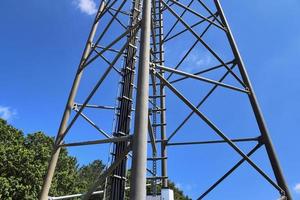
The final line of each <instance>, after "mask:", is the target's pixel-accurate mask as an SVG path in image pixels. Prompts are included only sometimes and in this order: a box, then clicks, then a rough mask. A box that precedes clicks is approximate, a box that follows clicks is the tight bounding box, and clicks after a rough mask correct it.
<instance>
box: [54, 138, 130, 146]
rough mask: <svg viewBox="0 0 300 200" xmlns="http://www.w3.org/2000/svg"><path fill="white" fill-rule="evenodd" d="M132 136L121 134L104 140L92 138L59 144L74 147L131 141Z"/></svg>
mask: <svg viewBox="0 0 300 200" xmlns="http://www.w3.org/2000/svg"><path fill="white" fill-rule="evenodd" d="M131 139H132V136H131V135H129V136H123V137H113V138H108V139H104V140H93V141H84V142H74V143H67V144H61V145H59V146H60V147H74V146H84V145H95V144H106V143H112V142H113V143H115V142H124V141H131Z"/></svg>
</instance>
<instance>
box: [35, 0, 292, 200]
mask: <svg viewBox="0 0 300 200" xmlns="http://www.w3.org/2000/svg"><path fill="white" fill-rule="evenodd" d="M200 7H201V9H202V10H201V9H200V10H199V9H198V8H200ZM128 8H130V9H128ZM203 11H205V13H206V14H208V15H207V16H205V14H203ZM186 16H189V17H186ZM105 17H106V18H105ZM168 17H172V18H173V19H175V20H174V21H172V20H170V21H168V20H164V18H168ZM124 19H125V20H126V19H127V23H128V24H126V21H125V22H124ZM102 21H104V24H105V25H102V24H101V28H99V27H98V25H99V23H100V22H102ZM171 21H172V22H171ZM166 22H167V23H172V25H170V24H169V25H168V28H166V26H164V23H166ZM113 24H117V25H118V27H119V29H118V31H120V30H122V32H121V33H118V35H117V36H115V37H114V39H113V40H111V41H110V42H109V43H108V44H106V42H105V41H104V38H105V37H104V36H106V35H107V34H109V31H111V29H115V27H113ZM199 27H202V29H201V28H199ZM211 29H216V30H218V31H220V32H221V33H222V34H223V36H224V38H223V40H226V41H227V42H228V43H229V46H228V47H229V48H228V49H229V50H230V51H231V53H232V58H231V59H229V60H228V59H227V60H225V59H224V58H222V56H221V55H220V54H219V53H217V51H216V50H214V48H213V47H212V46H211V45H209V43H208V42H207V41H205V39H204V36H206V35H207V34H209V31H210V30H211ZM99 30H100V31H99ZM140 30H141V31H140ZM118 31H117V32H118ZM139 32H140V34H138V33H139ZM165 32H166V33H165ZM186 34H189V35H190V36H189V38H190V39H191V40H192V39H194V40H193V43H192V45H191V46H190V47H189V48H188V49H187V50H186V51H185V52H184V53H183V54H182V55H181V58H180V59H179V61H178V62H177V64H175V65H174V66H166V61H167V60H168V59H170V58H168V57H167V56H166V55H165V49H164V48H165V45H166V44H168V43H170V42H172V41H176V40H180V39H181V37H182V36H183V35H186ZM139 35H140V37H139ZM104 44H106V45H104ZM197 45H201V46H202V47H204V48H205V49H206V50H207V51H208V52H209V54H210V56H212V57H213V58H214V59H215V60H216V61H217V64H216V65H214V66H207V67H205V69H201V70H200V71H197V72H193V73H191V72H189V71H187V70H184V67H183V64H184V63H185V62H186V61H187V59H188V58H189V57H190V56H191V52H192V51H193V50H194V49H195V48H196V47H197ZM105 53H111V54H112V55H113V56H109V58H107V57H106V56H105ZM111 54H110V55H111ZM121 59H123V66H122V67H121V68H119V67H118V62H119V60H121ZM96 60H102V62H104V63H105V64H106V65H107V68H106V69H105V70H104V71H103V74H102V76H101V77H100V78H99V79H98V81H97V82H96V83H95V85H94V87H93V89H92V90H91V92H90V93H89V94H88V95H87V96H86V98H85V100H84V101H83V102H82V103H76V102H75V97H76V93H77V90H78V87H79V85H80V79H81V76H82V73H83V72H84V70H86V68H88V66H89V65H91V64H92V63H94V62H95V61H96ZM137 61H138V63H139V64H138V70H136V63H137ZM182 68H183V70H180V69H182ZM219 69H224V70H225V73H223V75H222V76H220V77H219V78H218V79H216V78H207V77H205V74H207V73H211V72H215V71H217V70H219ZM113 72H115V73H116V74H118V75H119V76H120V87H119V97H118V99H117V102H118V103H117V105H116V106H103V105H92V104H90V101H91V99H92V98H93V96H94V95H95V93H96V92H97V91H98V90H99V88H100V87H101V85H102V83H103V82H104V81H105V79H106V78H107V76H108V75H109V74H110V73H113ZM136 72H137V83H136V84H137V85H136V86H135V76H136V75H135V74H136ZM174 76H175V78H174ZM228 77H231V78H232V79H233V80H234V81H235V82H236V84H229V83H225V82H224V80H225V79H226V78H228ZM172 78H173V79H172ZM186 80H198V81H201V82H203V83H207V84H208V85H211V87H210V89H209V90H208V92H207V93H206V94H205V95H204V97H203V98H202V99H201V100H200V101H199V102H198V103H196V104H194V103H192V101H190V100H189V99H188V98H187V97H186V96H185V95H184V94H183V93H182V92H181V91H180V90H179V89H177V88H176V87H175V84H180V83H182V82H184V81H186ZM218 88H224V89H225V90H231V91H234V92H238V93H240V94H241V95H246V96H248V98H249V102H250V105H251V107H252V110H253V113H254V116H255V119H256V123H257V125H258V128H259V131H260V134H259V135H258V136H254V137H250V138H249V137H248V138H235V139H233V138H230V137H228V136H227V135H226V134H225V133H224V132H223V131H222V130H221V129H220V128H219V127H218V126H217V125H216V124H215V123H214V122H213V121H212V120H210V119H209V118H208V117H207V116H206V115H205V114H204V113H203V112H202V111H200V108H201V107H202V106H203V104H204V103H205V102H206V101H207V100H208V98H209V97H210V96H212V94H214V93H215V91H216V90H217V89H218ZM135 90H136V98H133V95H134V91H135ZM166 90H168V91H171V92H172V93H173V95H175V96H176V97H178V99H180V101H181V102H183V103H184V104H185V105H186V106H187V107H188V108H189V109H190V110H191V111H190V112H189V113H187V115H186V117H185V118H184V119H183V120H182V121H181V123H179V125H178V126H177V128H175V130H174V131H173V132H167V129H166V127H167V119H166V116H167V107H168V106H167V105H166V98H167V93H166ZM134 103H135V106H134V105H133V104H134ZM86 108H90V109H95V110H103V109H104V110H112V111H115V115H116V122H115V127H114V131H112V133H108V132H107V131H104V130H103V129H102V128H101V126H100V125H98V124H97V123H95V122H94V121H93V120H91V119H90V117H88V115H86V114H85V113H84V112H83V111H84V110H85V109H86ZM72 110H73V111H74V112H75V114H74V116H73V117H72V118H70V115H71V112H72ZM133 114H134V115H133ZM193 115H196V116H198V117H199V118H200V119H201V120H202V121H203V122H204V123H205V124H206V125H208V127H210V128H211V130H213V132H215V134H217V135H218V136H219V137H220V138H221V140H208V141H186V142H182V141H181V142H174V141H173V140H172V139H173V138H174V136H175V135H176V134H177V133H179V131H180V130H181V129H182V128H183V127H184V126H185V124H186V123H187V122H188V121H189V120H190V119H191V117H192V116H193ZM133 116H134V134H130V133H131V128H130V126H131V123H132V121H133V120H132V119H131V118H133ZM79 117H82V119H84V120H85V121H86V122H87V123H88V124H90V125H91V126H92V127H94V128H95V129H96V130H97V131H98V132H99V133H100V134H101V135H102V136H103V137H104V139H98V140H93V141H84V142H73V143H64V138H65V136H66V135H67V134H68V132H69V131H70V129H71V127H72V126H73V125H74V124H75V123H76V121H77V119H78V118H79ZM167 133H168V134H167ZM241 142H243V143H245V142H256V145H255V146H254V147H253V148H252V150H250V151H249V152H247V153H245V152H244V151H243V150H241V148H239V146H238V145H237V143H241ZM106 143H112V144H113V146H114V149H113V152H112V154H113V155H112V163H111V165H110V166H108V167H107V169H106V170H105V171H104V172H103V173H102V174H100V175H99V177H98V178H97V179H96V182H95V183H94V184H93V185H92V186H91V188H90V189H89V190H88V191H87V193H85V194H83V195H81V196H82V199H89V197H90V196H91V195H92V194H93V192H95V191H96V190H97V188H98V187H99V186H100V185H102V184H103V183H106V185H108V187H107V188H106V189H107V190H106V191H104V193H105V195H104V196H105V197H104V198H105V199H114V200H117V199H125V187H126V172H127V170H128V169H127V157H128V156H130V157H131V158H132V169H131V189H130V191H131V192H130V194H131V195H130V199H133V200H141V199H145V196H146V179H148V180H149V181H150V182H151V184H152V187H151V188H152V189H151V192H152V194H153V195H156V194H158V193H159V191H157V185H158V184H162V187H168V173H167V158H168V157H167V147H172V146H179V145H180V146H182V145H201V144H220V143H226V144H228V145H229V146H230V147H231V148H232V149H233V150H234V151H235V152H236V153H237V154H238V155H240V157H241V159H240V160H239V161H238V162H237V163H236V164H235V165H234V166H233V167H232V168H231V169H229V170H228V171H227V172H226V173H225V174H224V175H223V176H222V177H220V178H219V179H218V180H217V181H216V182H215V183H214V184H213V185H211V186H210V187H209V188H208V189H207V190H206V191H204V192H203V193H202V194H201V195H200V197H199V198H198V199H203V198H204V197H206V195H207V194H209V193H210V192H211V191H213V189H214V188H215V187H216V186H218V185H219V184H220V183H221V182H222V181H223V180H225V179H226V178H227V177H228V176H229V175H230V174H232V173H233V172H234V171H235V170H236V169H237V168H238V167H239V166H240V165H242V164H243V163H245V162H246V163H248V164H249V165H250V166H251V167H253V168H254V169H255V170H256V171H257V173H259V174H260V175H261V176H262V177H263V178H264V179H265V180H266V181H267V182H268V183H270V184H271V185H272V186H273V187H274V188H275V189H276V190H278V192H279V194H280V196H281V198H282V199H284V198H286V199H292V197H291V195H290V193H289V190H288V187H287V184H286V182H285V180H284V177H283V174H282V171H281V169H280V165H279V161H278V158H277V157H276V153H275V151H274V147H273V144H272V142H271V139H270V136H269V133H268V130H267V128H266V125H265V121H264V119H263V115H262V112H261V110H260V108H259V105H258V102H257V98H256V96H255V93H254V91H253V88H252V85H251V83H250V80H249V77H248V75H247V72H246V69H245V66H244V63H243V61H242V58H241V56H240V53H239V51H238V48H237V46H236V43H235V40H234V38H233V35H232V33H231V30H230V27H229V25H228V22H227V20H226V17H225V15H224V12H223V10H222V7H221V4H220V2H219V0H214V1H212V0H210V1H204V0H190V1H176V0H152V1H148V0H143V2H141V1H140V0H132V1H129V0H123V1H117V0H107V1H105V0H103V1H102V2H101V4H100V6H99V10H98V12H97V14H96V17H95V20H94V23H93V25H92V29H91V32H90V35H89V37H88V40H87V43H86V46H85V49H84V52H83V55H82V58H81V61H80V64H79V66H78V70H77V73H76V75H75V79H74V82H73V86H72V88H71V92H70V95H69V99H68V102H67V105H66V108H65V111H64V115H63V118H62V121H61V124H60V128H59V131H58V134H57V138H56V140H55V144H54V148H53V153H52V158H51V161H50V162H49V168H48V172H47V175H46V177H45V181H44V185H43V188H42V191H41V195H40V199H41V200H45V199H48V193H49V188H50V185H51V180H52V178H53V175H54V171H55V167H56V163H57V159H58V155H59V152H60V149H61V148H62V147H71V146H83V145H95V144H106ZM147 143H148V144H150V146H151V150H150V152H151V156H150V157H148V158H147ZM263 146H264V147H265V150H266V152H267V155H268V158H269V161H270V164H271V167H272V171H273V172H274V175H275V179H276V180H273V179H272V178H270V176H269V175H268V174H267V173H265V172H264V171H263V170H262V169H261V168H260V167H259V166H258V165H257V164H256V163H255V162H254V161H253V160H252V159H251V158H250V157H251V156H252V155H253V154H254V153H255V152H256V151H257V150H258V149H260V148H261V147H263ZM131 151H132V154H131V153H130V152H131ZM147 161H148V162H152V165H151V169H149V168H148V167H147ZM158 163H159V165H158ZM159 167H160V169H161V171H160V172H159V171H158V168H159ZM171 167H172V166H171ZM146 172H148V174H149V175H150V177H148V178H146Z"/></svg>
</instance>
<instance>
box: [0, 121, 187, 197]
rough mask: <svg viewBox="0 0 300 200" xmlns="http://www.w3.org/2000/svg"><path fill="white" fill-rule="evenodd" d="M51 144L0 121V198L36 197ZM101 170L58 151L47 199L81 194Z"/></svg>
mask: <svg viewBox="0 0 300 200" xmlns="http://www.w3.org/2000/svg"><path fill="white" fill-rule="evenodd" d="M53 143H54V138H51V137H48V136H46V135H45V134H44V133H42V132H37V133H33V134H28V135H24V133H23V132H22V131H20V130H18V129H16V128H14V127H13V126H11V125H9V124H7V122H6V121H5V120H2V119H0V161H1V162H0V199H5V200H16V199H24V200H32V199H37V198H38V194H39V192H40V190H41V186H42V182H43V177H44V175H45V173H46V171H47V167H48V161H49V158H50V155H51V150H52V146H53ZM104 167H105V165H104V164H103V163H102V161H100V160H95V161H93V162H92V163H90V164H88V165H84V166H82V167H78V163H77V160H76V158H75V157H72V156H70V155H69V154H68V151H67V150H66V149H64V148H62V150H61V152H60V156H59V159H58V163H57V167H56V172H55V175H54V178H53V181H52V185H51V189H50V196H62V195H66V194H77V193H83V192H85V191H86V190H87V188H88V187H89V186H90V185H91V184H92V183H93V182H94V181H95V178H96V177H97V176H98V175H99V173H101V171H103V169H104ZM170 188H171V189H173V190H174V194H175V199H176V200H188V199H189V198H188V197H185V196H184V194H183V192H182V191H180V190H179V189H178V188H176V187H175V185H174V184H173V183H170ZM93 199H96V196H95V197H93Z"/></svg>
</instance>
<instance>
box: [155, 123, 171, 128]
mask: <svg viewBox="0 0 300 200" xmlns="http://www.w3.org/2000/svg"><path fill="white" fill-rule="evenodd" d="M166 125H167V124H166V123H163V124H152V126H155V127H156V126H166Z"/></svg>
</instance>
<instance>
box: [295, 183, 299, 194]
mask: <svg viewBox="0 0 300 200" xmlns="http://www.w3.org/2000/svg"><path fill="white" fill-rule="evenodd" d="M294 190H295V192H297V193H299V194H300V183H297V184H296V185H295V187H294Z"/></svg>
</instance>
